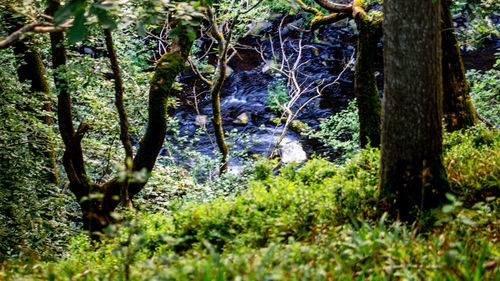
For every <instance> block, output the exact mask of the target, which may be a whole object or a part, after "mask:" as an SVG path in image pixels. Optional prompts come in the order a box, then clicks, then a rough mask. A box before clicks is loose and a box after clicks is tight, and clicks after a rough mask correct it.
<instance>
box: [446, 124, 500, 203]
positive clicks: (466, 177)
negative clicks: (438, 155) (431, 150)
mask: <svg viewBox="0 0 500 281" xmlns="http://www.w3.org/2000/svg"><path fill="white" fill-rule="evenodd" d="M443 144H444V147H445V149H446V151H447V153H446V154H445V157H444V159H445V160H444V161H445V167H448V178H449V180H450V183H451V184H452V187H453V190H454V192H455V193H457V194H459V195H460V196H463V197H464V198H465V199H466V200H467V201H470V202H476V201H477V200H478V199H483V200H484V199H485V198H486V197H487V196H491V195H495V194H498V193H499V192H500V186H499V185H498V183H499V181H500V178H499V175H500V153H499V149H500V134H499V133H498V130H497V129H486V128H483V127H480V126H477V127H473V128H470V129H466V130H463V131H460V132H453V133H446V135H445V137H444V143H443Z"/></svg>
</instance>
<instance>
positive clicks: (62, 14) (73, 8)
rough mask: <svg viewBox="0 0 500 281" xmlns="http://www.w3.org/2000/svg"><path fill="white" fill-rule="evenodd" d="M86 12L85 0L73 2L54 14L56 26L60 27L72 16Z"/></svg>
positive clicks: (74, 0)
mask: <svg viewBox="0 0 500 281" xmlns="http://www.w3.org/2000/svg"><path fill="white" fill-rule="evenodd" d="M81 10H85V1H84V0H73V1H69V2H68V3H66V4H65V5H64V6H62V7H60V8H59V9H58V10H57V12H56V13H55V14H54V25H55V26H59V25H61V24H63V23H64V22H65V21H67V20H68V19H70V18H71V16H73V15H75V14H76V13H79V12H80V11H81Z"/></svg>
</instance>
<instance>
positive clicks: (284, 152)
mask: <svg viewBox="0 0 500 281" xmlns="http://www.w3.org/2000/svg"><path fill="white" fill-rule="evenodd" d="M280 155H281V162H283V163H302V162H305V161H306V160H307V154H306V152H305V151H304V149H303V148H302V145H301V144H300V142H299V141H291V142H288V143H282V144H281V148H280Z"/></svg>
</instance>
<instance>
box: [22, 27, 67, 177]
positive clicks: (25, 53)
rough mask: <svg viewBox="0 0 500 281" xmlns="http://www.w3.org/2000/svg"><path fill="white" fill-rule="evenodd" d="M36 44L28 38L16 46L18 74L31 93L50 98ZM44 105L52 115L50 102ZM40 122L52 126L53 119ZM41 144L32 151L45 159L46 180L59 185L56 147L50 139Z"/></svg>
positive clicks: (48, 118) (45, 116) (34, 138)
mask: <svg viewBox="0 0 500 281" xmlns="http://www.w3.org/2000/svg"><path fill="white" fill-rule="evenodd" d="M34 44H35V39H34V38H33V37H32V36H30V37H27V38H25V39H24V40H19V41H17V42H16V43H15V44H14V53H15V54H16V56H17V57H19V62H18V64H19V67H18V69H17V74H18V76H19V81H20V82H28V81H29V82H30V85H31V86H30V91H31V92H33V93H35V92H42V93H44V94H45V95H47V96H48V95H50V89H49V84H48V82H47V77H46V73H45V67H44V65H43V61H42V55H41V54H40V51H39V50H38V49H37V48H36V47H35V46H34ZM44 103H45V104H44V105H43V107H42V109H41V110H42V111H45V114H46V113H50V112H51V109H50V101H48V100H46V101H45V102H44ZM40 120H41V121H42V122H43V123H44V124H46V125H47V126H51V125H52V118H51V117H50V116H47V115H42V116H40ZM28 137H29V138H32V139H33V141H35V142H38V141H37V140H36V137H35V136H28ZM41 143H42V148H39V147H36V146H34V147H32V148H31V150H32V151H33V153H34V154H35V155H38V156H39V157H41V158H43V162H44V163H43V166H44V167H45V168H46V172H45V173H44V178H46V179H47V180H49V181H50V182H53V183H58V182H59V177H58V174H57V166H56V156H55V152H54V146H53V144H52V143H51V141H50V139H49V138H43V139H42V140H41Z"/></svg>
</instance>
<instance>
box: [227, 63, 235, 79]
mask: <svg viewBox="0 0 500 281" xmlns="http://www.w3.org/2000/svg"><path fill="white" fill-rule="evenodd" d="M233 72H234V70H233V69H232V68H231V67H229V66H228V65H226V77H229V76H231V74H233Z"/></svg>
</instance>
